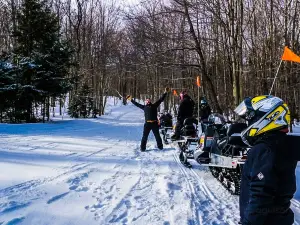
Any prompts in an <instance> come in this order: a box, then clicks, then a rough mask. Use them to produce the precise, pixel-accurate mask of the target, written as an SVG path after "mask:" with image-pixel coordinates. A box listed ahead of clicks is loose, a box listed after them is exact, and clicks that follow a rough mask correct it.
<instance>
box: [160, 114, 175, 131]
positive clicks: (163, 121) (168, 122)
mask: <svg viewBox="0 0 300 225" xmlns="http://www.w3.org/2000/svg"><path fill="white" fill-rule="evenodd" d="M159 121H160V126H161V127H165V128H167V127H173V121H172V116H171V115H170V114H167V115H162V116H161V117H160V118H159Z"/></svg>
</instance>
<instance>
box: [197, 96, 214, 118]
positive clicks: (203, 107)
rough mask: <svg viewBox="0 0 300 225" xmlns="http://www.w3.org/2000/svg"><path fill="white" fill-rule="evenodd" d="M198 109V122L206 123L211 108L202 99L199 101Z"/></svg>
mask: <svg viewBox="0 0 300 225" xmlns="http://www.w3.org/2000/svg"><path fill="white" fill-rule="evenodd" d="M199 107H200V109H199V113H200V120H201V121H203V122H206V121H207V120H208V117H209V115H210V114H211V108H210V106H209V104H208V103H207V101H206V100H205V99H202V100H201V101H200V105H199Z"/></svg>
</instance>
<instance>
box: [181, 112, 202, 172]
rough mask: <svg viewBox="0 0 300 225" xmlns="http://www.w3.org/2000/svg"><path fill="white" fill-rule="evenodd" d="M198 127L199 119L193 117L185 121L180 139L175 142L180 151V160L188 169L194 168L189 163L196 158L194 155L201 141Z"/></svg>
mask: <svg viewBox="0 0 300 225" xmlns="http://www.w3.org/2000/svg"><path fill="white" fill-rule="evenodd" d="M197 126H198V120H197V119H195V118H192V117H191V118H187V119H185V120H184V122H183V126H182V128H181V134H180V139H179V140H177V141H175V142H177V143H178V146H179V149H180V153H179V160H180V162H181V163H182V164H183V165H184V166H186V167H188V168H191V167H192V165H191V164H190V163H189V162H188V159H193V158H194V155H193V153H194V150H195V149H196V147H197V145H198V141H199V137H198V134H197V133H198V129H197Z"/></svg>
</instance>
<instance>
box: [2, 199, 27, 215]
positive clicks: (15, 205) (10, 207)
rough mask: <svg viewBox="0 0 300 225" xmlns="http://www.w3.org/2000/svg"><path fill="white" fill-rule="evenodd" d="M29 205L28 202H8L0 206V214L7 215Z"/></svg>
mask: <svg viewBox="0 0 300 225" xmlns="http://www.w3.org/2000/svg"><path fill="white" fill-rule="evenodd" d="M29 205H30V202H26V203H20V202H15V201H10V202H8V203H5V204H0V213H8V212H12V211H15V210H18V209H23V208H25V207H27V206H29Z"/></svg>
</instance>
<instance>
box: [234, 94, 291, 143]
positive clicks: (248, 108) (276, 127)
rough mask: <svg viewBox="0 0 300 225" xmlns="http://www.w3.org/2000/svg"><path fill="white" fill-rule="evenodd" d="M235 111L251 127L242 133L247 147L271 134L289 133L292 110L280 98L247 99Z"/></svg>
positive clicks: (260, 97)
mask: <svg viewBox="0 0 300 225" xmlns="http://www.w3.org/2000/svg"><path fill="white" fill-rule="evenodd" d="M234 111H235V113H236V114H238V115H239V116H240V117H241V118H243V119H245V120H247V121H248V125H249V126H248V127H247V129H246V130H244V131H243V132H242V133H241V136H242V139H243V141H244V142H245V143H246V144H247V145H250V146H251V145H253V143H254V142H255V141H256V140H257V138H258V137H260V136H261V135H264V134H267V133H270V132H274V131H282V132H286V133H287V132H288V127H289V124H290V120H291V117H290V110H289V108H288V106H287V104H285V103H284V102H283V100H282V99H280V98H278V97H274V96H271V95H262V96H257V97H254V98H245V99H244V100H243V101H242V102H241V104H240V105H239V106H238V107H237V108H236V109H235V110H234Z"/></svg>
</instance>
